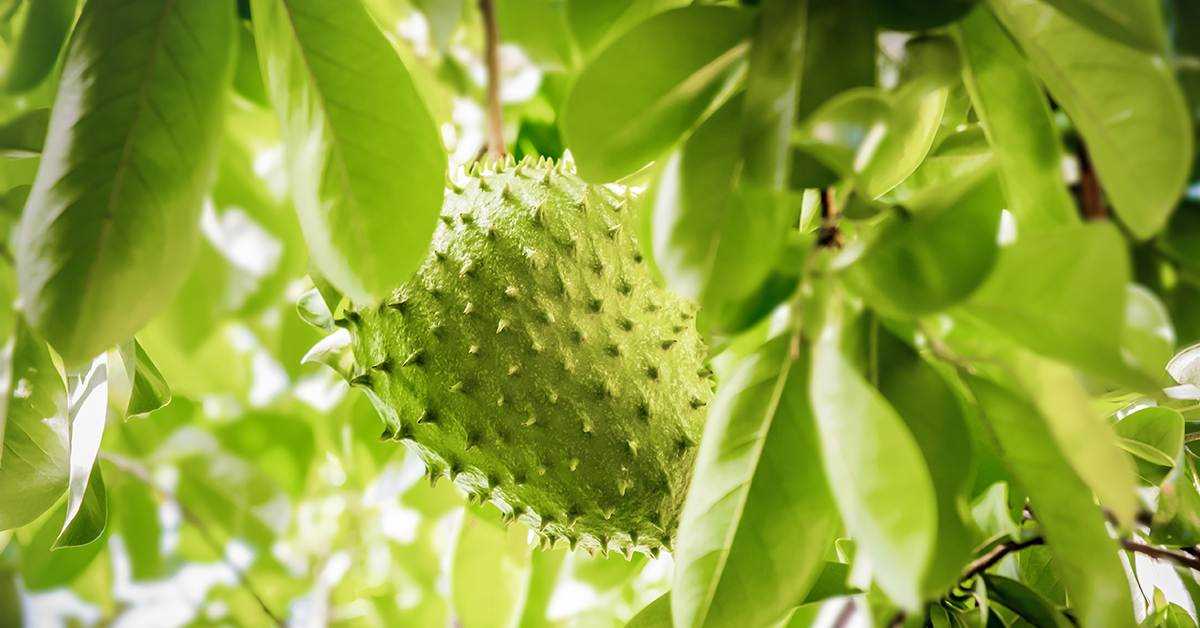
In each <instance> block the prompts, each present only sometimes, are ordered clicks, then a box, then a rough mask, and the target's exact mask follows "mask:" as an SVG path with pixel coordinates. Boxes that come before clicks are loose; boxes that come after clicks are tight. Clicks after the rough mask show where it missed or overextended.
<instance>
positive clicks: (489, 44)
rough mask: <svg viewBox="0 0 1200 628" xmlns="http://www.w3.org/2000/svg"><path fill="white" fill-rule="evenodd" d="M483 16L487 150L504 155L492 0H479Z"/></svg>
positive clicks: (497, 40) (497, 41)
mask: <svg viewBox="0 0 1200 628" xmlns="http://www.w3.org/2000/svg"><path fill="white" fill-rule="evenodd" d="M479 13H480V15H481V16H483V34H484V50H483V54H484V62H485V63H486V65H487V150H488V154H489V155H491V156H492V157H503V156H504V121H503V118H502V114H501V110H500V27H499V26H497V25H496V7H495V5H494V4H493V2H492V0H479Z"/></svg>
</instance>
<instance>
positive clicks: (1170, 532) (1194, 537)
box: [1150, 457, 1200, 547]
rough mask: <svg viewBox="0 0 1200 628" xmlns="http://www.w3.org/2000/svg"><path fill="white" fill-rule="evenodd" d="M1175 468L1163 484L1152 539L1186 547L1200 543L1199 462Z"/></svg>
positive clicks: (1159, 542) (1187, 460) (1152, 524)
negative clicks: (1196, 464)
mask: <svg viewBox="0 0 1200 628" xmlns="http://www.w3.org/2000/svg"><path fill="white" fill-rule="evenodd" d="M1185 460H1186V463H1185V464H1181V465H1178V466H1176V467H1175V469H1174V470H1172V471H1171V473H1169V474H1168V475H1167V477H1166V479H1165V480H1164V481H1163V482H1162V484H1161V485H1160V487H1159V496H1158V508H1157V509H1156V510H1155V512H1154V518H1153V520H1152V521H1151V524H1150V540H1151V541H1152V542H1154V543H1157V544H1161V545H1172V546H1176V547H1184V546H1189V545H1196V544H1197V543H1200V490H1198V489H1197V486H1196V468H1195V463H1194V462H1192V460H1191V459H1190V458H1186V457H1185Z"/></svg>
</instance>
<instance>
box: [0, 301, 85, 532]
mask: <svg viewBox="0 0 1200 628" xmlns="http://www.w3.org/2000/svg"><path fill="white" fill-rule="evenodd" d="M4 363H5V368H4V371H5V372H4V377H3V378H0V379H2V380H3V382H4V387H3V393H2V398H3V400H4V404H5V411H4V414H3V418H2V419H0V430H2V433H0V440H3V444H4V447H3V451H0V454H2V455H0V503H2V504H4V508H3V509H2V510H0V530H8V529H11V528H16V527H19V526H22V525H25V524H26V523H29V522H30V521H33V520H34V519H36V518H37V517H38V516H40V515H41V514H42V513H43V512H45V511H46V509H48V508H50V507H51V506H53V505H54V503H55V502H57V501H58V500H59V498H60V497H62V495H63V492H64V491H65V490H66V488H67V475H68V462H67V456H68V446H69V442H70V437H69V431H68V427H67V391H66V386H65V385H64V384H63V380H62V377H61V376H60V375H59V374H58V370H57V369H55V368H54V363H53V362H52V361H51V359H50V352H49V351H48V350H47V349H46V343H44V342H42V341H41V340H39V339H37V338H36V337H34V335H33V332H31V331H30V330H29V327H28V326H26V325H25V322H24V321H23V320H21V319H17V323H16V329H15V330H14V332H13V337H12V338H11V339H10V340H9V342H8V346H7V347H6V348H5V352H4Z"/></svg>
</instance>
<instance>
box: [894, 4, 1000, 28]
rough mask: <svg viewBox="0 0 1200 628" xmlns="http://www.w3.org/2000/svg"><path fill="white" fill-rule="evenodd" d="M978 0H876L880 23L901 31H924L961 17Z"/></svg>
mask: <svg viewBox="0 0 1200 628" xmlns="http://www.w3.org/2000/svg"><path fill="white" fill-rule="evenodd" d="M977 1H978V0H874V2H872V4H873V5H874V8H875V10H876V11H877V12H878V13H879V21H880V25H881V26H883V27H884V28H888V29H891V30H899V31H924V30H930V29H933V28H937V27H940V26H945V25H946V24H949V23H950V22H953V21H954V20H957V19H959V18H961V17H962V16H963V15H965V14H966V13H967V12H968V11H970V10H971V7H973V6H975V3H976V2H977Z"/></svg>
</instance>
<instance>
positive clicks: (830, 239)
mask: <svg viewBox="0 0 1200 628" xmlns="http://www.w3.org/2000/svg"><path fill="white" fill-rule="evenodd" d="M839 215H840V212H839V210H838V207H837V203H834V202H833V188H821V229H820V230H819V231H818V232H817V246H821V247H827V248H834V249H840V248H842V232H841V231H840V230H839V229H838V226H837V223H838V218H839Z"/></svg>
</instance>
